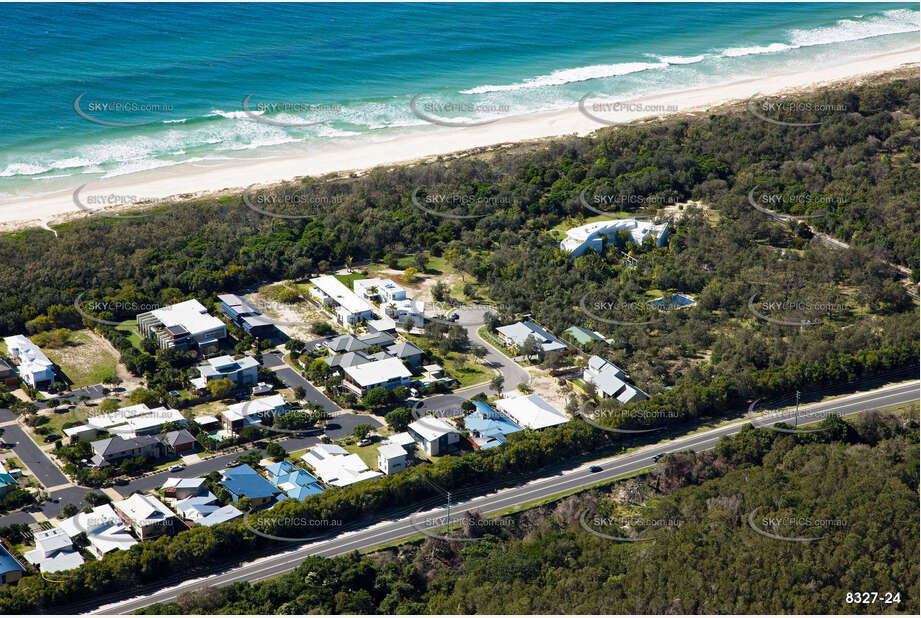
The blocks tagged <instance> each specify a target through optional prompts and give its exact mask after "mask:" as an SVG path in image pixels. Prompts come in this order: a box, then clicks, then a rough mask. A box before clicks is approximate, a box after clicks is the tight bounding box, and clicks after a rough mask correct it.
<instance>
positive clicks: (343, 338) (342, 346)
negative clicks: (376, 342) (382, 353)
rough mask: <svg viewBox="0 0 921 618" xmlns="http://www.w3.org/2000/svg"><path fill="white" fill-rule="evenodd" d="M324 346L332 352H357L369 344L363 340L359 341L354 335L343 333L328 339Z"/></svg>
mask: <svg viewBox="0 0 921 618" xmlns="http://www.w3.org/2000/svg"><path fill="white" fill-rule="evenodd" d="M326 347H328V348H329V349H330V350H332V351H333V352H358V351H359V350H364V349H365V348H368V347H370V346H369V345H368V344H367V343H364V342H363V341H359V340H358V338H357V337H355V336H354V335H349V334H345V335H339V336H338V337H336V338H334V339H331V340H330V341H328V342H327V343H326Z"/></svg>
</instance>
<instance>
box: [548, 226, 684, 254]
mask: <svg viewBox="0 0 921 618" xmlns="http://www.w3.org/2000/svg"><path fill="white" fill-rule="evenodd" d="M621 230H623V231H626V232H627V233H628V234H629V235H630V240H632V241H633V242H634V243H636V244H638V245H641V244H643V240H644V239H645V238H646V237H647V236H650V235H651V236H652V237H653V238H655V242H656V246H657V247H662V246H664V245H665V241H666V239H667V237H668V223H662V224H660V225H655V224H653V223H650V222H648V221H638V220H636V219H617V220H615V221H596V222H595V223H586V224H585V225H581V226H579V227H574V228H572V229H570V230H569V231H567V232H566V238H564V239H563V240H562V242H560V249H562V250H563V251H566V252H567V253H569V254H570V256H571V257H578V256H580V255H582V254H584V253H585V252H586V251H589V250H591V251H595V252H597V253H601V251H602V248H603V247H604V244H605V243H606V242H610V241H612V240H614V239H615V238H616V237H617V234H618V233H620V231H621Z"/></svg>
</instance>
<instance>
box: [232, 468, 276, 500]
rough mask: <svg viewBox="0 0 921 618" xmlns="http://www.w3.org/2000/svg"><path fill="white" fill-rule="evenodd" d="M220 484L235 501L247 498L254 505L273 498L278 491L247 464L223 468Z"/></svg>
mask: <svg viewBox="0 0 921 618" xmlns="http://www.w3.org/2000/svg"><path fill="white" fill-rule="evenodd" d="M221 485H223V486H224V488H225V489H227V491H229V492H230V495H231V496H233V499H234V501H235V502H236V501H237V500H239V499H240V498H248V499H249V501H250V504H251V505H252V506H254V507H255V506H259V505H262V504H265V503H266V502H270V501H272V500H274V499H275V496H276V494H278V493H279V492H280V490H279V489H277V488H276V487H275V486H274V485H272V484H271V483H269V482H268V481H267V480H265V479H264V478H263V477H262V476H261V475H260V474H259V473H258V472H256V471H255V470H253V469H252V468H251V467H250V466H248V465H247V464H243V465H241V466H237V467H235V468H228V469H227V470H224V480H222V481H221Z"/></svg>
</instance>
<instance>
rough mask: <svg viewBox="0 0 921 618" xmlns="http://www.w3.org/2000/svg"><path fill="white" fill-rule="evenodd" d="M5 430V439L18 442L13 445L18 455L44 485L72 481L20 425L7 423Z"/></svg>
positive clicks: (49, 485)
mask: <svg viewBox="0 0 921 618" xmlns="http://www.w3.org/2000/svg"><path fill="white" fill-rule="evenodd" d="M4 430H5V431H4V432H3V441H4V442H6V443H8V444H12V443H15V444H16V446H14V447H13V451H15V453H16V457H18V458H19V461H21V462H22V463H24V464H25V465H26V467H27V468H29V470H31V471H32V474H34V475H35V477H36V478H37V479H38V480H39V481H40V482H41V484H42V485H44V486H45V487H54V486H56V485H64V484H66V483H70V481H68V480H67V477H66V476H64V474H63V473H62V472H61V471H60V470H58V467H57V466H56V465H54V462H52V461H51V460H50V459H48V456H47V455H45V453H44V451H42V450H41V449H40V448H38V446H36V445H35V443H34V442H32V440H31V438H29V436H27V435H26V433H25V431H23V430H22V428H21V427H19V425H7V426H6V427H4Z"/></svg>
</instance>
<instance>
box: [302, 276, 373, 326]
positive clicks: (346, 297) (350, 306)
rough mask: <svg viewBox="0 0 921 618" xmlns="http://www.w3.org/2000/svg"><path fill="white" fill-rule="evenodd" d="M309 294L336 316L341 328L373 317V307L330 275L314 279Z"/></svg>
mask: <svg viewBox="0 0 921 618" xmlns="http://www.w3.org/2000/svg"><path fill="white" fill-rule="evenodd" d="M310 283H311V284H312V285H313V287H312V288H310V293H311V294H312V295H313V296H314V297H315V298H317V299H318V300H319V301H320V302H322V303H323V304H324V305H326V306H327V307H329V308H330V310H331V311H332V312H333V313H335V314H336V319H337V320H339V323H340V324H342V325H343V326H350V325H352V324H357V323H358V322H363V321H365V320H370V319H372V318H373V317H374V307H373V306H372V305H371V303H369V302H368V301H366V300H365V299H363V298H361V297H359V296H358V295H357V294H355V292H353V291H352V290H350V289H348V288H347V287H345V285H344V284H343V283H342V282H341V281H339V280H338V279H336V278H335V277H333V276H332V275H323V276H322V277H314V278H313V279H311V280H310Z"/></svg>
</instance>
